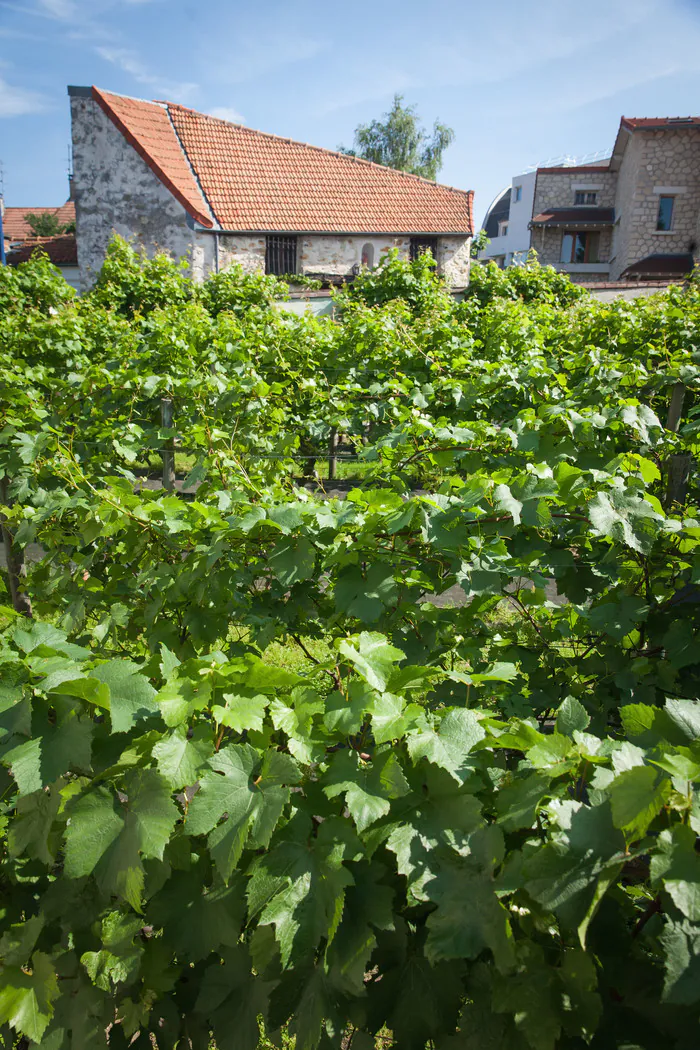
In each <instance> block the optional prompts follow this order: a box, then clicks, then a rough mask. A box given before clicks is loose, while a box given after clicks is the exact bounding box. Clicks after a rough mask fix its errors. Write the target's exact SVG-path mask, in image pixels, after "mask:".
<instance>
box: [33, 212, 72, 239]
mask: <svg viewBox="0 0 700 1050" xmlns="http://www.w3.org/2000/svg"><path fill="white" fill-rule="evenodd" d="M24 221H25V222H26V223H28V225H29V227H30V229H31V231H32V233H33V234H34V236H35V237H58V235H59V234H61V233H74V232H75V223H74V222H69V223H68V224H67V225H63V223H60V222H59V221H58V216H57V215H56V213H55V212H53V211H44V212H33V211H30V212H27V214H26V215H25V216H24Z"/></svg>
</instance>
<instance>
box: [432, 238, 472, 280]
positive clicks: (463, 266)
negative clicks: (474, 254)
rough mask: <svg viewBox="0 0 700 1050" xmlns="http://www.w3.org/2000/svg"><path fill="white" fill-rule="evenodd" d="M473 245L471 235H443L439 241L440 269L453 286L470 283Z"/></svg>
mask: <svg viewBox="0 0 700 1050" xmlns="http://www.w3.org/2000/svg"><path fill="white" fill-rule="evenodd" d="M471 247H472V239H471V237H441V238H440V240H439V241H438V259H437V262H438V270H439V272H440V273H441V274H442V275H443V276H444V277H445V278H446V279H447V281H448V282H449V283H450V284H451V285H452V286H453V288H464V287H466V286H467V285H468V284H469V267H470V265H471Z"/></svg>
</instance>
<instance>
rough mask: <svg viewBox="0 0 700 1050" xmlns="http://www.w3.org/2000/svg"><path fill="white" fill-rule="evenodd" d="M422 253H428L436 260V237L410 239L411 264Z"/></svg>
mask: <svg viewBox="0 0 700 1050" xmlns="http://www.w3.org/2000/svg"><path fill="white" fill-rule="evenodd" d="M423 252H430V254H431V255H432V257H433V259H437V237H411V262H413V260H414V259H417V258H418V256H419V255H422V254H423Z"/></svg>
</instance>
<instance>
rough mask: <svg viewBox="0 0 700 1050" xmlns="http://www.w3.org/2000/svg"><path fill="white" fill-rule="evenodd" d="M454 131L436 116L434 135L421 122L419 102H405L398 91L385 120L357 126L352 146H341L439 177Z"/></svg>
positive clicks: (355, 154) (350, 153)
mask: <svg viewBox="0 0 700 1050" xmlns="http://www.w3.org/2000/svg"><path fill="white" fill-rule="evenodd" d="M454 134H455V133H454V131H453V130H452V128H448V127H447V125H446V124H441V123H440V122H439V121H437V120H436V121H435V123H434V124H433V132H432V136H431V135H430V134H429V133H428V131H427V130H426V129H425V128H424V127H422V126H421V125H420V123H419V120H418V117H417V116H416V109H415V106H404V104H403V95H394V101H393V104H392V107H391V109H390V110H389V112H388V113H385V114H384V115H383V117H382V119H381V120H373V121H371V123H369V124H360V125H358V127H357V128H355V143H354V146H353V148H352V149H346V148H345V147H344V146H339V147H338V148H339V149H340V152H341V153H346V154H347V155H348V156H350V157H361V158H362V159H363V160H372V161H374V163H375V164H384V165H385V166H386V167H388V168H396V169H397V170H398V171H408V172H410V173H411V174H412V175H422V176H423V178H424V179H436V178H437V173H438V172H439V171H440V168H441V167H442V157H443V154H444V152H445V150H446V149H447V147H448V146H449V145H450V143H451V142H452V140H453V139H454Z"/></svg>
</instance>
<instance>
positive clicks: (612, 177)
mask: <svg viewBox="0 0 700 1050" xmlns="http://www.w3.org/2000/svg"><path fill="white" fill-rule="evenodd" d="M616 184H617V172H609V171H595V170H593V171H590V172H587V171H586V169H585V168H572V169H571V171H564V172H556V173H555V172H549V173H548V172H538V173H537V181H536V183H535V199H534V202H533V205H532V214H533V215H539V214H540V213H541V212H543V211H544V210H545V209H546V208H573V207H575V205H574V201H575V199H576V190H577V189H582V188H584V187H585V188H586V189H590V190H595V192H596V193H597V194H598V196H597V198H596V203H595V207H596V208H612V206H613V205H614V203H615V187H616Z"/></svg>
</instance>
